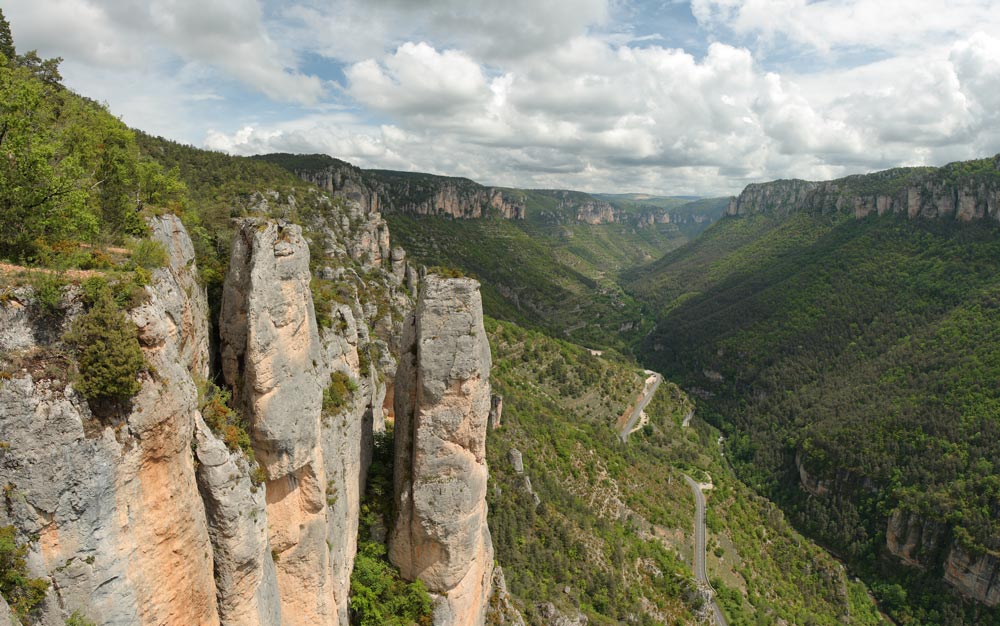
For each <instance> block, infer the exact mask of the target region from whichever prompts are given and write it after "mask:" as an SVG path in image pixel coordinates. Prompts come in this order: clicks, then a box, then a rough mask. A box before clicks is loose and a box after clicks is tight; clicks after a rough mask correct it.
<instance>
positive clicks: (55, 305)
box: [30, 272, 66, 318]
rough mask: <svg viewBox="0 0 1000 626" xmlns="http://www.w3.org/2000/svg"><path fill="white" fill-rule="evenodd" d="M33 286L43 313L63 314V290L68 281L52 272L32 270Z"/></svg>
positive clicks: (54, 315)
mask: <svg viewBox="0 0 1000 626" xmlns="http://www.w3.org/2000/svg"><path fill="white" fill-rule="evenodd" d="M30 280H31V286H32V287H33V288H34V290H35V302H36V303H37V305H38V308H39V310H40V311H41V313H42V315H44V316H46V317H50V318H51V317H58V316H61V315H62V291H63V287H65V286H66V281H65V280H64V279H63V278H62V277H60V276H59V275H57V274H53V273H51V272H32V273H31V279H30Z"/></svg>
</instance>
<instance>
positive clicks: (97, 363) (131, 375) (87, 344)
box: [64, 289, 145, 415]
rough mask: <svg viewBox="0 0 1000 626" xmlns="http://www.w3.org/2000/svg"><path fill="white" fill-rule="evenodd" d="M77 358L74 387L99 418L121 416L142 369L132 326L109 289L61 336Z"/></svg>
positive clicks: (143, 361)
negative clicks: (77, 373) (78, 369)
mask: <svg viewBox="0 0 1000 626" xmlns="http://www.w3.org/2000/svg"><path fill="white" fill-rule="evenodd" d="M64 339H65V340H66V342H67V343H69V344H71V345H73V346H74V347H75V348H76V350H77V353H78V355H79V368H80V376H79V378H78V379H77V381H76V382H75V383H74V385H73V386H74V388H76V390H77V391H79V392H80V393H82V394H83V395H84V397H85V398H87V400H88V401H89V402H90V406H91V410H93V411H94V412H95V413H97V414H99V415H108V414H110V413H120V412H122V410H123V409H124V408H125V407H126V405H127V403H128V401H129V400H131V398H132V396H134V395H135V394H136V393H138V391H139V388H140V387H141V384H140V383H139V380H138V375H139V372H141V371H142V370H143V369H144V368H145V360H144V359H143V355H142V349H141V348H140V347H139V340H138V339H137V338H136V328H135V324H133V323H132V322H131V320H129V319H128V318H127V317H126V316H125V314H124V313H122V311H120V310H119V309H118V307H117V306H116V305H115V302H114V299H113V298H112V295H111V290H110V289H100V290H98V293H97V294H96V301H95V302H94V304H93V306H92V307H91V308H90V310H89V311H87V312H86V313H84V314H83V315H81V316H80V317H79V318H77V320H76V322H75V323H74V324H73V328H72V329H71V330H70V332H69V333H67V334H66V336H65V337H64Z"/></svg>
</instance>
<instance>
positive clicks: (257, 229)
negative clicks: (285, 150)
mask: <svg viewBox="0 0 1000 626" xmlns="http://www.w3.org/2000/svg"><path fill="white" fill-rule="evenodd" d="M310 280H311V274H310V271H309V249H308V246H307V245H306V242H305V240H304V239H303V238H302V229H301V227H299V226H297V225H293V224H288V223H283V222H275V221H270V220H256V219H248V220H246V221H244V222H243V223H242V224H241V225H240V227H239V229H238V231H237V234H236V237H235V238H234V240H233V247H232V255H231V261H230V266H229V274H228V275H227V277H226V282H225V287H224V290H223V296H222V312H221V319H220V324H219V330H220V334H221V338H222V371H223V374H224V375H225V378H226V382H227V383H228V384H229V385H231V386H232V387H233V388H234V389H235V390H236V392H237V394H238V396H237V397H238V401H239V404H240V405H242V406H243V407H244V408H245V410H246V412H247V415H248V416H249V417H250V420H251V426H252V435H253V439H254V451H255V452H256V454H257V459H258V461H260V463H261V464H262V466H263V467H264V469H265V471H266V472H267V475H268V478H269V479H270V480H276V479H278V478H281V477H283V476H287V475H289V474H290V473H291V472H294V471H296V470H298V469H299V468H301V467H303V466H305V465H306V464H308V463H311V462H312V461H313V460H314V459H313V455H314V452H315V450H316V448H317V444H318V441H319V413H320V406H321V404H322V395H323V383H322V381H321V379H320V372H319V370H318V364H319V358H320V349H321V347H320V341H319V331H318V326H317V324H316V318H315V314H314V311H313V303H312V295H311V292H310V289H309V283H310Z"/></svg>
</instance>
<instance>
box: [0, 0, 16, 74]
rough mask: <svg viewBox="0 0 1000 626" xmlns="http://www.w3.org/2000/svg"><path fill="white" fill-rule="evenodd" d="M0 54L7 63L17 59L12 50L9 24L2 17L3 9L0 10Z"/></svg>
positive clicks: (12, 40)
mask: <svg viewBox="0 0 1000 626" xmlns="http://www.w3.org/2000/svg"><path fill="white" fill-rule="evenodd" d="M0 54H2V55H4V57H6V58H7V62H8V63H11V62H13V61H14V59H16V58H17V52H16V51H15V50H14V37H13V36H12V35H11V34H10V23H9V22H8V21H7V18H6V17H4V14H3V9H0Z"/></svg>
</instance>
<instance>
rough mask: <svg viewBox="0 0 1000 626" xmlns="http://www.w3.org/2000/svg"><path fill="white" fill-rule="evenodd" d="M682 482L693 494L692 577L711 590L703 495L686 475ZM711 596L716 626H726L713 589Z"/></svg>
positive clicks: (699, 488)
mask: <svg viewBox="0 0 1000 626" xmlns="http://www.w3.org/2000/svg"><path fill="white" fill-rule="evenodd" d="M684 480H686V481H687V484H688V486H689V487H691V492H692V493H694V577H695V578H696V579H697V580H698V581H699V582H702V583H705V584H706V585H708V587H709V589H711V588H712V585H711V583H709V582H708V570H707V569H706V568H705V550H706V549H707V547H706V545H705V494H703V493H702V492H701V487H699V486H698V483H696V482H695V481H694V479H693V478H691V477H690V476H688V475H687V474H684ZM712 595H713V597H712V613H713V614H714V615H715V623H716V625H717V626H728V622H726V617H725V616H724V615H723V614H722V610H721V609H719V605H718V604H716V602H715V597H714V596H715V590H714V589H713V590H712Z"/></svg>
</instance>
